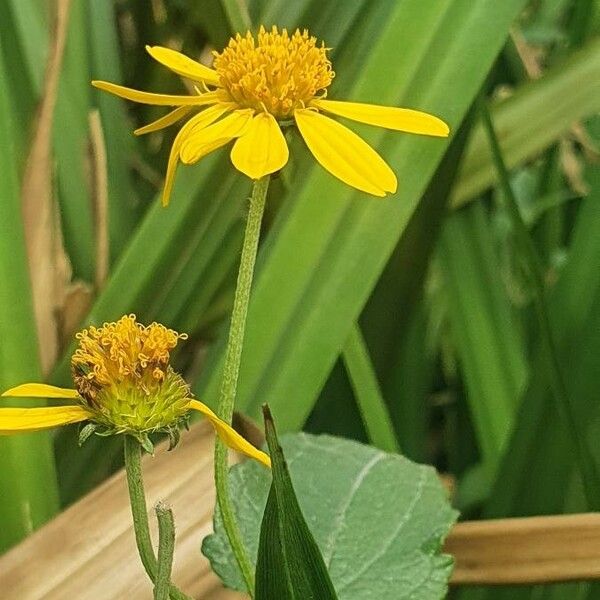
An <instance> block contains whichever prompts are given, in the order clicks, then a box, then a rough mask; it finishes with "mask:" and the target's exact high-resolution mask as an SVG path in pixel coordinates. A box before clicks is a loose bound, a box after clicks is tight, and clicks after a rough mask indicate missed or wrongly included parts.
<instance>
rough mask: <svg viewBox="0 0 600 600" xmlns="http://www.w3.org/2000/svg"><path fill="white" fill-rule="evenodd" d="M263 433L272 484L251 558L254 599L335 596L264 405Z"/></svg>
mask: <svg viewBox="0 0 600 600" xmlns="http://www.w3.org/2000/svg"><path fill="white" fill-rule="evenodd" d="M263 412H264V417H265V432H266V437H267V443H268V444H269V452H270V454H271V460H272V461H273V470H272V473H273V483H272V484H271V489H270V491H269V497H268V499H267V506H266V507H265V513H264V516H263V520H262V525H261V529H260V543H259V547H258V558H257V562H256V590H255V591H256V596H255V597H256V600H272V599H273V598H277V599H278V600H295V599H300V598H307V599H310V598H314V599H315V600H317V599H318V600H328V599H329V600H337V596H336V595H335V590H334V589H333V584H332V583H331V579H330V578H329V574H328V573H327V567H326V566H325V563H324V562H323V557H322V556H321V552H320V551H319V548H318V546H317V544H316V542H315V539H314V537H313V536H312V533H311V532H310V529H309V528H308V525H307V524H306V521H305V520H304V516H303V515H302V511H301V510H300V506H299V505H298V500H297V499H296V493H295V492H294V486H293V485H292V481H291V479H290V474H289V471H288V466H287V464H286V461H285V457H284V455H283V450H282V449H281V446H280V445H279V441H278V440H277V432H276V430H275V424H274V423H273V418H272V417H271V413H270V411H269V409H268V407H266V406H265V407H264V408H263Z"/></svg>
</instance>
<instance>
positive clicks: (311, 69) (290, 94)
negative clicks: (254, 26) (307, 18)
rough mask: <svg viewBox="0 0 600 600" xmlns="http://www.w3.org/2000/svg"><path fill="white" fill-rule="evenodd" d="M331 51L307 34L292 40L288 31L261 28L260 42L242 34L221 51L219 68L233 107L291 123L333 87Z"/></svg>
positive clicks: (299, 33) (294, 37) (216, 61)
mask: <svg viewBox="0 0 600 600" xmlns="http://www.w3.org/2000/svg"><path fill="white" fill-rule="evenodd" d="M327 50H328V49H327V48H325V46H324V45H323V44H322V45H321V46H317V39H316V38H315V37H312V36H309V35H308V31H306V30H304V31H303V32H300V30H296V31H295V33H294V34H293V35H291V36H290V35H288V32H287V30H285V29H282V31H281V33H279V31H278V29H277V27H273V28H272V29H271V31H266V30H265V29H264V27H261V28H260V31H259V33H258V36H257V39H255V38H254V36H253V35H252V34H251V33H249V32H248V33H247V34H246V35H245V36H241V35H240V34H238V35H237V36H236V37H235V38H232V39H231V40H230V41H229V44H228V45H227V47H226V48H225V49H224V50H223V52H220V53H219V52H215V53H214V56H215V60H214V68H215V70H216V72H217V74H218V76H219V80H220V83H221V85H222V86H223V88H224V89H225V90H226V91H227V92H228V93H229V94H230V96H231V100H232V101H233V102H235V103H236V104H238V105H239V106H243V107H247V108H253V109H255V110H259V111H267V112H269V113H271V114H272V115H273V116H274V117H275V118H277V119H286V118H288V117H290V116H291V115H292V114H293V112H294V110H295V109H296V108H304V107H305V106H306V105H307V104H308V102H309V101H310V100H312V99H313V98H315V97H317V96H319V95H323V94H324V91H325V89H326V88H327V87H328V86H329V84H330V83H331V80H332V79H333V76H334V73H333V71H332V69H331V62H330V61H329V59H328V58H327Z"/></svg>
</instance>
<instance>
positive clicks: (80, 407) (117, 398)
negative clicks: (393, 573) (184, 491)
mask: <svg viewBox="0 0 600 600" xmlns="http://www.w3.org/2000/svg"><path fill="white" fill-rule="evenodd" d="M76 337H77V340H78V342H79V345H78V348H77V349H76V350H75V353H74V354H73V357H72V359H71V369H72V374H73V381H74V383H75V389H65V388H59V387H55V386H52V385H46V384H42V383H25V384H23V385H19V386H17V387H15V388H12V389H10V390H8V391H6V392H4V393H3V394H2V395H3V396H10V397H13V398H16V397H26V398H32V397H35V398H68V399H70V400H74V401H75V402H76V404H70V405H65V406H51V407H43V408H0V434H11V433H17V432H24V431H38V430H41V429H48V428H50V427H56V426H59V425H66V424H68V423H79V422H82V421H90V425H88V426H87V427H86V428H84V430H87V431H86V432H85V434H84V430H82V435H84V436H85V437H87V435H89V434H90V433H92V432H94V431H95V432H96V433H98V434H99V435H113V434H121V433H124V434H128V435H133V436H135V437H136V438H137V439H138V440H140V442H141V443H142V445H144V447H145V448H147V449H149V450H150V451H151V450H152V444H151V442H150V440H149V438H148V436H149V434H152V433H157V432H162V433H167V434H168V435H169V437H170V438H171V441H172V444H173V445H174V444H175V443H177V440H178V436H179V426H180V425H182V424H183V425H186V424H187V418H188V417H189V412H190V410H197V411H199V412H200V413H202V414H203V415H204V416H205V417H206V418H207V419H208V420H209V421H210V422H211V424H212V426H213V427H214V429H215V431H216V432H217V434H218V435H219V436H220V437H221V438H222V439H223V441H224V442H225V443H226V444H227V445H228V446H229V447H231V448H233V449H234V450H237V451H239V452H243V453H244V454H246V455H247V456H250V457H252V458H254V459H256V460H258V461H259V462H261V463H263V464H264V465H266V466H270V464H271V461H270V459H269V457H268V456H267V455H266V454H265V453H264V452H261V451H260V450H257V449H256V448H255V447H254V446H252V444H250V443H249V442H247V441H246V440H245V439H244V438H243V437H242V436H241V435H239V434H238V433H237V432H236V431H235V430H234V429H232V428H231V427H230V426H229V425H227V423H225V422H224V421H222V420H221V419H219V417H217V415H215V414H214V413H213V412H212V410H210V408H208V406H206V405H205V404H203V403H202V402H199V401H198V400H195V399H194V398H192V396H191V393H190V389H189V386H188V385H187V383H185V381H184V380H183V378H182V377H181V375H179V374H178V373H176V372H175V371H174V370H173V369H172V368H171V366H170V364H169V361H170V353H171V351H172V350H173V349H174V348H175V346H176V345H177V343H178V341H179V340H180V339H185V338H186V337H187V336H185V335H183V334H179V333H177V332H175V331H173V330H172V329H167V328H166V327H165V326H164V325H160V324H159V323H152V324H151V325H148V326H144V325H141V324H140V323H138V322H137V320H136V317H135V315H128V316H125V317H122V318H121V319H119V320H118V321H117V322H116V323H105V324H104V325H103V326H102V327H90V328H89V329H84V330H83V331H81V332H80V333H78V334H77V336H76Z"/></svg>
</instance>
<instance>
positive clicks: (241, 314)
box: [215, 175, 270, 595]
mask: <svg viewBox="0 0 600 600" xmlns="http://www.w3.org/2000/svg"><path fill="white" fill-rule="evenodd" d="M269 179H270V177H269V175H267V176H266V177H263V178H262V179H258V180H257V181H255V182H254V185H253V188H252V197H251V198H250V208H249V211H248V221H247V223H246V231H245V234H244V244H243V246H242V256H241V259H240V268H239V271H238V278H237V285H236V289H235V298H234V301H233V310H232V313H231V325H230V328H229V338H228V340H227V350H226V353H225V366H224V368H223V381H222V384H221V395H220V398H219V406H218V408H217V413H218V415H219V416H220V417H221V419H223V420H224V421H226V422H227V423H231V419H232V417H233V406H234V403H235V397H236V393H237V384H238V377H239V372H240V363H241V359H242V348H243V345H244V331H245V328H246V316H247V314H248V303H249V301H250V289H251V287H252V279H253V276H254V264H255V262H256V252H257V250H258V240H259V237H260V227H261V223H262V217H263V213H264V209H265V202H266V199H267V190H268V189H269ZM227 474H228V462H227V447H226V446H225V444H224V443H223V442H222V441H221V440H219V439H217V441H216V444H215V486H216V488H217V500H218V502H219V508H220V510H221V516H222V518H223V525H224V527H225V531H226V533H227V537H228V538H229V543H230V544H231V549H232V551H233V553H234V555H235V558H236V560H237V563H238V565H239V567H240V571H241V572H242V576H243V577H244V581H245V582H246V587H247V588H248V592H249V593H250V595H253V594H254V570H253V568H252V564H251V562H250V559H249V558H248V554H247V552H246V548H245V546H244V542H243V540H242V536H241V532H240V530H239V527H238V524H237V522H236V520H235V515H234V512H233V505H232V503H231V496H230V493H229V481H228V477H227Z"/></svg>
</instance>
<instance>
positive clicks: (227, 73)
mask: <svg viewBox="0 0 600 600" xmlns="http://www.w3.org/2000/svg"><path fill="white" fill-rule="evenodd" d="M146 49H147V50H148V53H149V54H150V55H151V56H152V57H153V58H154V59H155V60H157V61H158V62H160V63H161V64H163V65H164V66H166V67H167V68H169V69H171V70H172V71H173V72H175V73H177V74H178V75H180V76H182V77H185V78H187V79H190V80H192V81H193V82H195V84H196V85H195V91H196V93H195V94H192V95H189V96H177V95H171V94H153V93H149V92H142V91H138V90H133V89H130V88H126V87H123V86H120V85H116V84H113V83H108V82H105V81H94V82H92V83H93V85H95V86H96V87H98V88H100V89H103V90H106V91H108V92H111V93H113V94H116V95H117V96H120V97H122V98H126V99H129V100H133V101H136V102H141V103H145V104H156V105H170V106H175V107H177V108H175V109H174V110H172V111H171V112H170V113H168V114H167V115H165V116H164V117H161V118H160V119H158V120H157V121H154V122H153V123H150V124H149V125H146V126H145V127H141V128H140V129H137V130H136V131H135V133H137V134H143V133H149V132H151V131H157V130H159V129H162V128H164V127H167V126H169V125H172V124H174V123H176V122H177V121H179V120H180V119H182V118H183V117H186V116H189V115H190V114H191V113H192V112H193V111H197V112H196V114H194V115H193V116H191V118H190V119H189V120H188V121H187V122H186V123H185V124H184V125H183V127H182V128H181V129H180V131H179V133H178V134H177V136H176V138H175V141H174V142H173V146H172V148H171V154H170V157H169V162H168V165H167V175H166V179H165V187H164V191H163V203H164V204H167V203H168V201H169V197H170V194H171V190H172V187H173V181H174V176H175V169H176V167H177V164H178V162H179V161H181V162H183V163H184V164H193V163H196V162H197V161H199V160H200V159H201V158H203V157H204V156H206V155H207V154H208V153H210V152H212V151H213V150H216V149H217V148H220V147H221V146H224V145H226V144H228V143H229V142H231V141H234V144H233V147H232V150H231V161H232V162H233V164H234V166H235V167H236V168H237V169H238V170H239V171H241V172H242V173H244V174H246V175H248V177H250V178H252V179H260V178H261V177H263V176H265V175H268V174H270V173H274V172H276V171H278V170H279V169H281V168H283V167H284V166H285V164H286V163H287V161H288V156H289V152H288V147H287V142H286V140H285V138H284V136H283V133H282V128H285V127H287V126H289V125H295V126H296V127H297V129H298V131H299V132H300V134H301V136H302V138H303V139H304V141H305V142H306V145H307V146H308V149H309V150H310V152H311V153H312V154H313V156H314V157H315V159H316V160H317V161H318V162H319V163H320V164H321V165H322V166H323V167H324V168H325V169H327V170H328V171H329V172H330V173H332V174H333V175H335V176H336V177H338V178H339V179H341V180H342V181H343V182H345V183H347V184H348V185H351V186H352V187H355V188H357V189H359V190H362V191H364V192H367V193H370V194H373V195H375V196H385V195H386V194H387V193H389V192H395V191H396V187H397V180H396V176H395V174H394V172H393V171H392V170H391V169H390V167H389V166H388V165H387V164H386V162H385V161H384V160H383V159H382V158H381V156H379V154H378V153H377V152H376V151H375V150H373V148H371V146H369V145H368V144H367V143H366V142H365V141H364V140H363V139H362V138H360V137H359V136H358V135H356V134H355V133H353V132H352V131H351V130H349V129H348V128H346V127H345V126H344V125H342V124H340V123H338V122H337V121H335V120H333V119H331V118H329V117H327V116H325V115H324V114H323V113H324V112H326V113H330V114H333V115H337V116H341V117H345V118H348V119H351V120H354V121H359V122H361V123H367V124H369V125H375V126H379V127H385V128H387V129H394V130H397V131H405V132H409V133H417V134H424V135H431V136H438V137H446V136H447V135H448V132H449V129H448V126H447V125H446V124H445V123H444V122H443V121H442V120H441V119H438V118H437V117H435V116H433V115H429V114H427V113H424V112H420V111H416V110H410V109H406V108H396V107H389V106H379V105H375V104H362V103H355V102H343V101H334V100H328V99H326V96H327V88H328V87H329V85H330V84H331V81H332V79H333V77H334V72H333V70H332V65H331V62H330V60H329V58H328V56H327V52H328V48H326V47H325V46H324V45H323V44H322V43H321V44H320V45H319V44H318V43H317V40H316V38H314V37H312V36H310V35H309V34H308V32H307V31H306V30H304V31H300V30H296V31H295V32H294V33H293V34H292V35H289V34H288V32H287V31H286V30H285V29H283V30H281V32H280V31H279V30H278V29H277V27H273V28H272V29H271V30H270V31H267V30H266V29H265V28H264V27H261V28H260V30H259V33H258V35H257V36H256V37H255V36H253V35H252V34H251V33H249V32H248V33H246V35H244V36H242V35H240V34H237V35H236V36H235V37H234V38H232V39H231V40H230V41H229V43H228V45H227V47H226V48H225V49H224V50H223V51H222V52H214V53H213V54H214V60H213V67H214V68H212V69H211V68H209V67H206V66H205V65H203V64H201V63H199V62H196V61H194V60H192V59H191V58H189V57H187V56H185V55H184V54H181V53H179V52H176V51H175V50H171V49H169V48H163V47H160V46H147V48H146Z"/></svg>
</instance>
